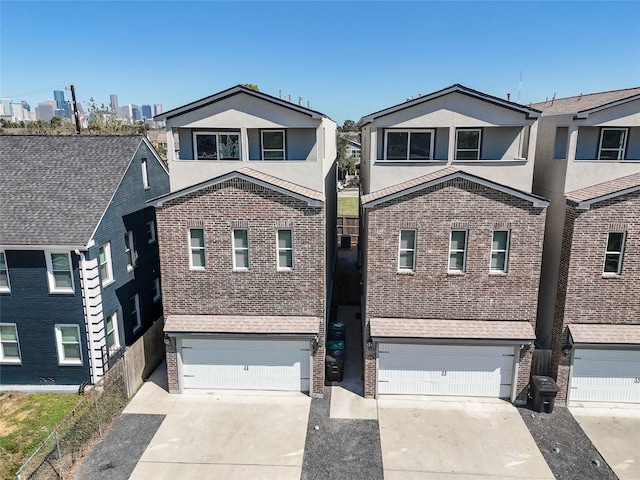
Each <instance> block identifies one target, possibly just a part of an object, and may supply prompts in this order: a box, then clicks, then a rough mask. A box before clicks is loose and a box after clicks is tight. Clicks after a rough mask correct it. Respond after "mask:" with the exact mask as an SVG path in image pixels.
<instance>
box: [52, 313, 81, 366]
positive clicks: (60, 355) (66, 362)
mask: <svg viewBox="0 0 640 480" xmlns="http://www.w3.org/2000/svg"><path fill="white" fill-rule="evenodd" d="M62 327H69V328H71V327H75V329H76V331H77V332H78V346H79V349H78V350H79V352H80V358H79V359H78V358H74V359H71V360H67V359H65V358H64V348H63V344H62V330H61V328H62ZM55 331H56V348H57V350H58V365H82V338H81V336H80V327H79V326H78V325H76V324H65V323H56V325H55Z"/></svg>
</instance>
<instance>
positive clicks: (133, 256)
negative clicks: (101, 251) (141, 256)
mask: <svg viewBox="0 0 640 480" xmlns="http://www.w3.org/2000/svg"><path fill="white" fill-rule="evenodd" d="M125 235H126V238H127V239H128V240H129V251H130V254H129V256H130V257H131V263H127V270H128V271H130V272H132V271H133V269H134V267H135V266H136V261H137V259H138V254H137V252H136V245H135V243H134V241H133V231H132V230H129V231H128V232H127V233H125ZM124 251H125V255H126V253H127V244H126V242H125V244H124Z"/></svg>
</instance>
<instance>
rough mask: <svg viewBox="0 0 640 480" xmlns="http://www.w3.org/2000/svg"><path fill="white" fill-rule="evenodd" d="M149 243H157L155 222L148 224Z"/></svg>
mask: <svg viewBox="0 0 640 480" xmlns="http://www.w3.org/2000/svg"><path fill="white" fill-rule="evenodd" d="M147 241H148V242H149V243H153V242H155V241H156V222H155V221H154V220H151V221H150V222H147Z"/></svg>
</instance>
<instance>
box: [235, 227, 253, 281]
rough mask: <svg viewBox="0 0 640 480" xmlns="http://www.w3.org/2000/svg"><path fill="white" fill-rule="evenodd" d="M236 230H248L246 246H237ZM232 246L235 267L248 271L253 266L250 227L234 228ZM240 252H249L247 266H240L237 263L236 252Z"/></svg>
mask: <svg viewBox="0 0 640 480" xmlns="http://www.w3.org/2000/svg"><path fill="white" fill-rule="evenodd" d="M236 232H247V246H246V247H236ZM231 246H232V247H233V269H234V270H239V271H246V270H249V269H250V268H251V255H250V253H249V252H250V244H249V229H247V228H234V229H233V230H232V232H231ZM238 252H247V266H246V267H239V266H238V265H236V253H238Z"/></svg>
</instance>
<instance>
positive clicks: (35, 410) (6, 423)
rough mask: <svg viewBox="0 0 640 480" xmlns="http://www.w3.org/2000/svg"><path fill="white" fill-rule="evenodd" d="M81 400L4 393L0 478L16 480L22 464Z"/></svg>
mask: <svg viewBox="0 0 640 480" xmlns="http://www.w3.org/2000/svg"><path fill="white" fill-rule="evenodd" d="M79 400H80V398H79V397H78V395H76V394H74V393H19V392H5V393H4V394H3V395H2V396H0V478H1V479H15V478H16V476H15V474H16V472H17V471H18V469H19V468H20V465H21V464H22V462H24V461H25V460H26V459H27V457H28V456H29V455H30V454H31V453H32V452H33V450H34V449H35V448H36V447H37V446H38V445H39V444H40V443H41V442H42V441H43V440H44V439H45V438H47V437H48V436H49V435H50V434H51V432H52V431H53V429H54V428H55V426H56V425H57V424H58V423H59V422H60V421H61V420H62V419H63V418H64V417H65V416H66V415H67V414H68V413H69V412H70V411H71V410H73V408H74V407H75V406H76V405H77V404H78V402H79Z"/></svg>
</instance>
